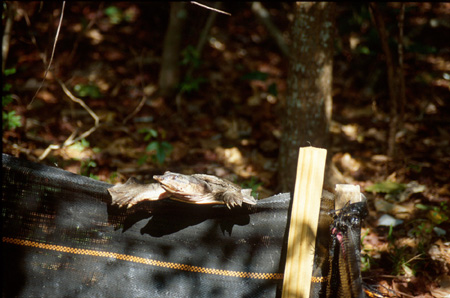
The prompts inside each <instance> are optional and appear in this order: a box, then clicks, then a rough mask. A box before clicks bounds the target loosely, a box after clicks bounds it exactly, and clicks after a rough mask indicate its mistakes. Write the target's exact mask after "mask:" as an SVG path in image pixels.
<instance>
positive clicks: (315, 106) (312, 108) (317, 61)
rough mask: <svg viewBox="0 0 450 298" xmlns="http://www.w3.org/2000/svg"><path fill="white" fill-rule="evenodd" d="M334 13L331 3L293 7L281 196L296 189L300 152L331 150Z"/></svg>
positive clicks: (282, 150)
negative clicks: (308, 148) (304, 150)
mask: <svg viewBox="0 0 450 298" xmlns="http://www.w3.org/2000/svg"><path fill="white" fill-rule="evenodd" d="M334 8H335V3H330V2H297V3H295V11H294V14H295V15H294V22H293V24H292V27H291V36H292V48H291V61H290V62H291V63H290V69H289V73H288V82H287V83H288V90H287V96H286V113H285V117H284V122H283V136H282V139H281V147H280V156H279V171H278V173H279V186H280V187H281V189H280V190H281V191H283V192H285V191H289V192H291V193H292V192H293V190H294V183H295V175H296V167H297V159H298V150H299V147H301V146H308V145H312V146H315V147H321V148H328V145H329V133H328V131H329V124H330V121H331V108H332V97H331V91H332V69H333V47H334V44H333V35H334V34H333V33H334V10H335V9H334Z"/></svg>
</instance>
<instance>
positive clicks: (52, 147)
mask: <svg viewBox="0 0 450 298" xmlns="http://www.w3.org/2000/svg"><path fill="white" fill-rule="evenodd" d="M56 80H57V81H58V83H59V85H61V88H62V89H63V91H64V93H65V94H66V95H67V96H68V97H69V98H70V99H71V100H72V101H74V102H76V103H78V104H79V105H80V106H82V107H83V109H85V110H86V111H87V112H88V113H89V115H91V117H92V118H94V121H95V124H94V126H93V127H91V128H90V129H89V130H87V131H85V132H84V133H82V134H81V135H79V136H78V137H76V138H75V135H76V134H77V131H74V132H73V133H72V134H71V135H70V136H69V137H68V138H67V140H66V141H65V142H64V143H63V144H62V145H54V144H53V145H50V146H48V147H47V149H45V150H44V152H43V153H42V154H41V155H40V156H39V160H43V159H44V158H45V157H47V155H48V154H49V153H50V151H51V150H56V149H61V148H64V147H67V146H70V145H72V144H73V143H75V142H78V141H79V140H81V139H85V138H87V137H88V136H89V135H90V134H92V133H93V132H94V131H95V130H96V129H97V128H98V127H99V125H100V119H99V118H98V116H97V114H95V113H94V112H93V111H92V110H91V108H89V107H88V106H87V105H86V104H85V103H84V101H83V100H82V99H80V98H78V97H76V96H74V95H73V94H72V92H70V90H69V89H67V87H66V85H65V84H64V83H63V82H62V81H61V80H60V79H56Z"/></svg>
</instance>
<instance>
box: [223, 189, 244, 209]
mask: <svg viewBox="0 0 450 298" xmlns="http://www.w3.org/2000/svg"><path fill="white" fill-rule="evenodd" d="M222 200H223V202H224V203H225V205H227V207H228V209H231V208H232V207H236V206H242V196H241V195H239V194H237V193H236V191H230V190H226V191H224V192H223V193H222Z"/></svg>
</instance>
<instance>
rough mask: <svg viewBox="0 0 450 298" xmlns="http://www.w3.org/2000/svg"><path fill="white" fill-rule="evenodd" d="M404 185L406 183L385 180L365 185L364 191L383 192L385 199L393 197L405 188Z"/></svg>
mask: <svg viewBox="0 0 450 298" xmlns="http://www.w3.org/2000/svg"><path fill="white" fill-rule="evenodd" d="M406 187H407V186H406V184H403V183H398V182H394V181H389V180H387V181H382V182H378V183H375V184H373V185H370V186H367V187H366V191H368V192H372V193H384V194H385V198H386V199H395V198H397V197H398V196H399V195H400V194H401V193H402V192H403V191H404V190H405V189H406Z"/></svg>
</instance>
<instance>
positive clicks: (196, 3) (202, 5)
mask: <svg viewBox="0 0 450 298" xmlns="http://www.w3.org/2000/svg"><path fill="white" fill-rule="evenodd" d="M191 3H192V4H195V5H198V6H201V7H204V8H206V9H209V10H213V11H215V12H218V13H223V14H226V15H228V16H231V13H229V12H226V11H223V10H220V9H217V8H213V7H210V6H207V5H205V4H201V3H198V2H195V1H191Z"/></svg>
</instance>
